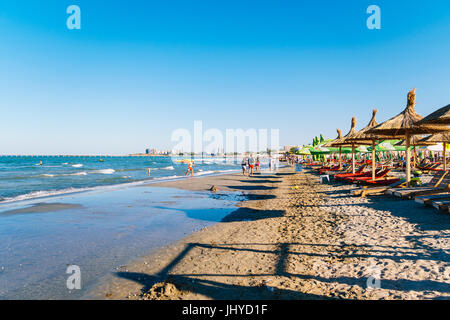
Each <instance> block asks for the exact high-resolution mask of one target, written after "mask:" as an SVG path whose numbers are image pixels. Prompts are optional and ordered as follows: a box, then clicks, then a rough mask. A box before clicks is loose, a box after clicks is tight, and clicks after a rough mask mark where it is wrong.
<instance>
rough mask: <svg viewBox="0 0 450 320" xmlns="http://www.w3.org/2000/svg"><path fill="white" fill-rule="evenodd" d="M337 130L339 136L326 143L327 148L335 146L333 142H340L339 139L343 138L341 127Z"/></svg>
mask: <svg viewBox="0 0 450 320" xmlns="http://www.w3.org/2000/svg"><path fill="white" fill-rule="evenodd" d="M336 131H337V133H338V136H337V137H336V139H334V140H333V141H330V142H327V143H325V144H324V145H323V146H324V147H325V148H330V147H333V143H334V142H338V141H340V140H341V139H342V133H341V129H336Z"/></svg>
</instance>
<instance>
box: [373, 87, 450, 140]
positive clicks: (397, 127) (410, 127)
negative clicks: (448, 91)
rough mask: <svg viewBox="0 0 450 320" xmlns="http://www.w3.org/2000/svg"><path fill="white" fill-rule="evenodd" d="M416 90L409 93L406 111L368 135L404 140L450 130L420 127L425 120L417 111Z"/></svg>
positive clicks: (376, 127)
mask: <svg viewBox="0 0 450 320" xmlns="http://www.w3.org/2000/svg"><path fill="white" fill-rule="evenodd" d="M415 105H416V89H415V88H414V89H412V90H411V91H410V92H408V101H407V105H406V108H405V110H403V111H402V112H400V113H399V114H398V115H396V116H395V117H393V118H391V119H389V120H387V121H385V122H383V123H381V124H379V125H377V126H375V127H374V128H372V129H371V130H369V131H368V132H367V133H369V134H372V135H375V136H376V135H383V136H386V137H390V138H403V137H406V135H407V134H410V135H411V134H433V133H437V132H442V131H446V130H450V128H448V129H447V128H445V127H436V126H425V125H419V121H420V120H422V119H423V117H422V116H420V115H418V114H417V112H416V110H415Z"/></svg>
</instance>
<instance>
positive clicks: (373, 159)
mask: <svg viewBox="0 0 450 320" xmlns="http://www.w3.org/2000/svg"><path fill="white" fill-rule="evenodd" d="M375 162H376V158H375V139H372V181H374V180H375V167H376V163H375Z"/></svg>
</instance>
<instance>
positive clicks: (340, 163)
mask: <svg viewBox="0 0 450 320" xmlns="http://www.w3.org/2000/svg"><path fill="white" fill-rule="evenodd" d="M341 150H342V147H339V169H341V168H342V161H341Z"/></svg>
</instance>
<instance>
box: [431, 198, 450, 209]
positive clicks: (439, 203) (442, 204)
mask: <svg viewBox="0 0 450 320" xmlns="http://www.w3.org/2000/svg"><path fill="white" fill-rule="evenodd" d="M431 205H432V206H433V207H434V208H436V209H438V210H441V211H448V210H449V208H450V200H435V201H433V202H432V203H431Z"/></svg>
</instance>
